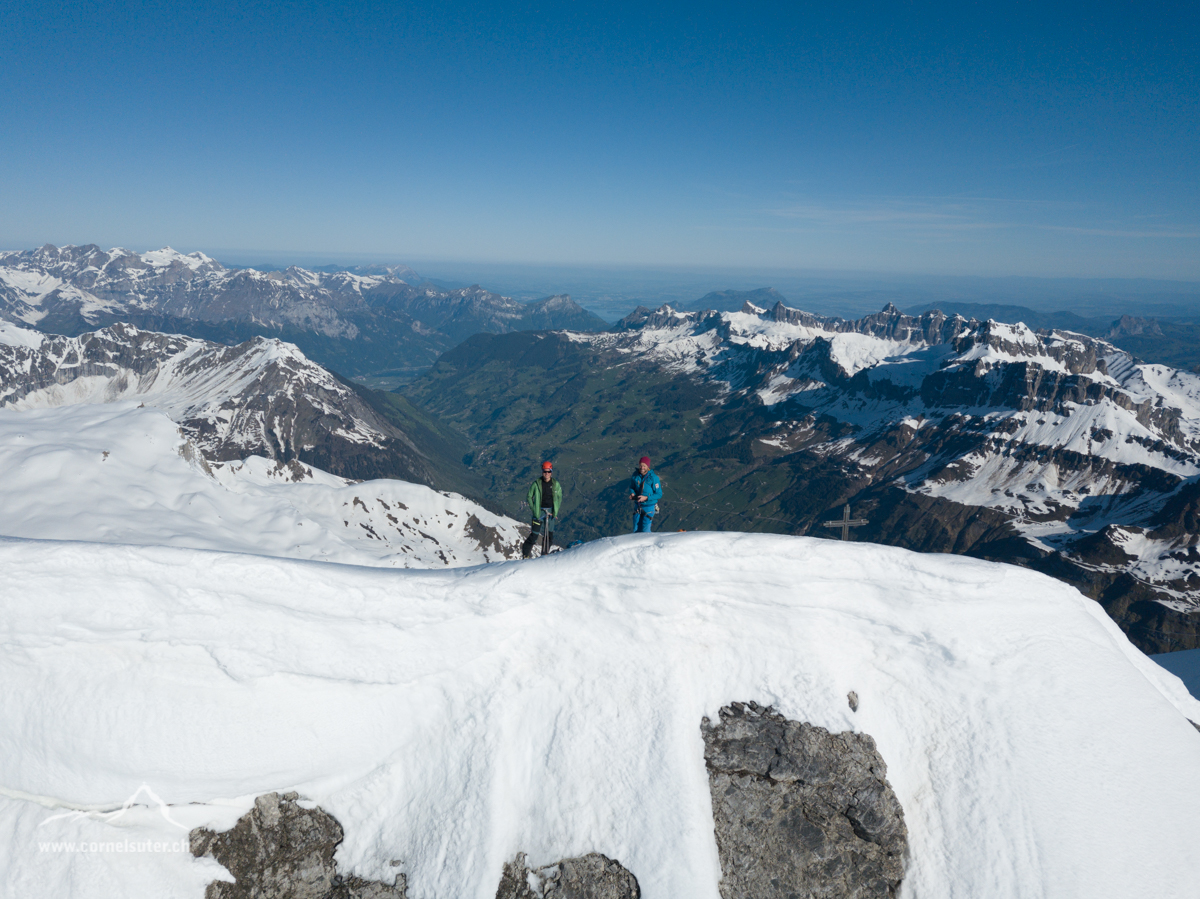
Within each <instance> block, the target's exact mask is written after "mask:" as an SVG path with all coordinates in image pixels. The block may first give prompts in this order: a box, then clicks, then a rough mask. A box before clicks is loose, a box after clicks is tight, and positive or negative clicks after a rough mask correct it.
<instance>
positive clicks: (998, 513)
mask: <svg viewBox="0 0 1200 899" xmlns="http://www.w3.org/2000/svg"><path fill="white" fill-rule="evenodd" d="M570 339H571V340H573V341H576V342H579V343H584V344H587V345H589V346H592V347H595V348H600V349H604V350H606V351H611V352H612V353H614V354H615V355H616V357H618V358H625V359H629V360H630V361H632V362H634V363H635V364H638V365H642V366H653V367H655V368H657V369H658V370H660V371H666V372H670V373H673V374H675V375H686V376H691V377H693V378H697V379H700V380H702V381H704V382H707V383H710V384H715V385H718V386H719V388H720V390H721V392H722V395H723V400H722V402H723V404H724V406H725V407H726V408H728V409H737V410H739V411H738V413H737V415H731V416H730V425H729V428H730V433H729V435H728V439H730V440H732V441H744V442H748V443H749V444H750V446H749V450H748V451H749V452H750V453H751V454H752V455H753V457H754V458H755V459H757V460H759V461H760V462H761V463H762V464H770V463H771V462H773V461H779V460H783V459H786V458H787V457H791V456H793V455H794V454H797V453H803V454H805V455H806V456H807V457H808V458H821V459H824V460H825V461H826V462H827V463H831V464H832V465H834V466H836V468H837V469H838V474H839V476H840V477H842V478H844V479H845V481H846V482H847V483H848V484H850V485H851V488H852V489H851V492H852V493H853V494H859V495H862V494H866V493H867V492H868V491H869V490H871V489H872V488H875V489H876V491H877V493H876V498H873V499H870V500H869V499H868V498H867V496H862V497H861V498H860V500H859V501H860V502H861V503H862V504H863V505H862V507H861V510H862V511H863V512H864V513H865V514H867V516H868V517H872V516H873V515H875V516H878V517H879V518H883V519H885V521H886V517H887V515H888V510H887V509H886V508H885V505H886V504H884V503H883V502H882V501H880V500H879V499H878V498H877V497H878V490H879V489H880V488H892V489H896V490H899V491H902V492H904V493H905V494H908V495H910V496H912V497H914V501H915V502H916V503H918V504H921V503H923V504H924V505H923V506H922V508H923V509H924V510H925V514H927V515H930V516H932V517H934V518H938V517H939V516H940V517H941V518H942V519H943V521H944V522H946V521H948V520H949V519H950V518H952V517H953V515H954V514H957V513H953V512H952V510H954V509H957V510H975V511H974V512H973V513H972V515H973V517H972V519H971V523H967V522H966V521H965V520H964V521H960V522H957V523H956V524H946V527H947V528H948V529H949V532H950V533H951V535H952V539H951V542H950V544H949V545H947V546H946V547H945V548H946V549H955V550H956V551H963V550H964V549H968V548H969V547H970V544H971V540H972V539H978V538H979V537H980V535H981V532H982V531H983V530H992V531H997V529H999V530H1001V531H1004V532H1006V533H1009V534H1011V535H1013V536H1019V538H1020V539H1019V542H1020V543H1022V544H1023V545H1024V546H1025V550H1023V551H1020V552H1014V550H1013V549H1012V548H1011V547H1010V548H1009V549H1008V550H1007V552H1009V553H1010V554H1012V555H1015V556H1019V555H1020V554H1021V553H1022V552H1023V553H1024V554H1025V555H1026V556H1028V557H1029V559H1031V560H1035V561H1038V562H1040V564H1041V566H1042V567H1043V568H1045V569H1046V570H1049V569H1050V568H1052V567H1054V566H1059V567H1060V568H1062V569H1071V570H1072V573H1071V579H1073V581H1074V582H1076V583H1080V584H1082V585H1085V589H1086V586H1087V585H1088V584H1089V583H1090V585H1091V586H1092V587H1094V591H1093V595H1097V594H1100V593H1103V592H1104V591H1106V590H1112V588H1113V586H1114V584H1117V582H1118V581H1119V582H1120V583H1119V584H1117V587H1118V589H1124V591H1125V593H1126V594H1127V595H1128V596H1129V597H1130V602H1131V603H1132V602H1136V601H1137V600H1138V599H1145V598H1150V599H1153V600H1155V601H1156V602H1158V603H1162V604H1165V605H1167V606H1169V607H1171V608H1173V609H1175V610H1177V611H1179V612H1187V613H1191V612H1195V611H1197V610H1198V609H1200V549H1198V548H1197V542H1198V540H1200V527H1197V522H1198V519H1200V376H1197V375H1195V374H1191V373H1188V372H1182V371H1176V370H1174V369H1170V368H1168V367H1166V366H1162V365H1147V364H1140V363H1138V362H1137V361H1136V360H1135V359H1134V358H1133V357H1131V356H1130V355H1129V354H1128V353H1126V352H1124V351H1122V350H1120V349H1118V348H1116V347H1114V346H1112V345H1111V344H1109V343H1107V342H1105V341H1103V340H1100V339H1097V338H1092V337H1086V336H1084V335H1080V334H1075V333H1071V332H1066V331H1040V332H1035V331H1032V330H1031V329H1029V328H1027V327H1025V326H1024V325H1021V324H1005V323H1001V322H996V321H985V322H981V321H975V320H969V319H964V318H962V317H960V316H946V315H943V314H941V313H938V312H929V313H926V314H924V315H921V316H909V315H904V314H902V313H901V312H900V311H899V310H897V309H896V308H895V307H892V306H889V307H888V308H886V309H884V311H883V312H881V313H878V314H875V315H871V316H867V317H866V318H863V319H860V320H858V321H845V320H842V319H830V318H822V317H819V316H815V315H811V314H808V313H805V312H802V311H799V310H795V309H791V308H788V307H786V306H784V305H783V304H777V305H775V307H774V308H772V309H770V310H765V309H761V308H757V307H754V306H752V305H747V306H746V307H745V308H743V310H742V311H741V312H735V313H719V312H714V311H708V312H690V313H689V312H679V311H676V310H673V309H671V308H670V307H663V308H661V309H659V310H658V311H656V312H651V311H649V310H646V309H640V310H639V311H637V312H635V313H634V314H632V315H631V316H629V317H628V318H627V319H625V320H623V321H622V322H621V323H620V325H619V328H618V329H617V330H615V331H614V332H612V333H605V334H577V335H572V336H571V338H570ZM928 501H936V504H937V505H939V506H940V511H938V510H937V509H935V508H934V506H933V505H931V504H930V502H928ZM826 517H828V516H826ZM885 521H880V522H878V523H879V524H881V525H883V526H885V527H887V526H890V527H892V528H894V529H895V530H896V532H895V533H894V534H893V537H896V535H897V534H900V533H903V530H904V528H902V527H897V525H898V524H899V521H898V520H896V521H886V523H885ZM972 526H973V527H974V528H975V530H976V533H975V534H974V535H973V536H972V534H970V533H969V531H970V528H971V527H972ZM997 539H998V535H997V534H993V540H997ZM888 542H893V541H892V540H889V541H888ZM895 542H900V541H899V539H896V540H895ZM956 542H957V546H956V545H955V543H956ZM922 548H930V547H922ZM1059 573H1061V572H1059ZM1194 617H1200V616H1194Z"/></svg>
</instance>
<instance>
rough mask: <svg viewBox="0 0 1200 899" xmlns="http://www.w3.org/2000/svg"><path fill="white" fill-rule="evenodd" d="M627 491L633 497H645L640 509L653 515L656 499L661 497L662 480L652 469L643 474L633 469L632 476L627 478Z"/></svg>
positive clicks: (656, 503)
mask: <svg viewBox="0 0 1200 899" xmlns="http://www.w3.org/2000/svg"><path fill="white" fill-rule="evenodd" d="M629 492H630V493H632V494H633V495H634V497H638V496H644V497H646V501H645V502H644V503H641V504H640V506H641V510H642V511H643V512H647V513H649V514H651V515H653V514H654V509H655V507H656V506H657V505H658V501H659V500H660V499H662V481H660V480H659V479H658V475H656V474H655V473H654V471H653V469H651V470H650V471H648V472H646V473H645V474H642V473H641V472H640V471H635V472H634V473H633V477H632V478H630V479H629Z"/></svg>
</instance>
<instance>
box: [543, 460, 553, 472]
mask: <svg viewBox="0 0 1200 899" xmlns="http://www.w3.org/2000/svg"><path fill="white" fill-rule="evenodd" d="M542 471H554V463H553V462H543V463H542Z"/></svg>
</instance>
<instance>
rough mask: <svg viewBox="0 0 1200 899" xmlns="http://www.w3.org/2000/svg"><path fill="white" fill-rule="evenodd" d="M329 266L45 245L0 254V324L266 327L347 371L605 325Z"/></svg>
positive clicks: (399, 275)
mask: <svg viewBox="0 0 1200 899" xmlns="http://www.w3.org/2000/svg"><path fill="white" fill-rule="evenodd" d="M329 268H330V267H329V266H325V267H323V270H319V271H312V270H309V269H304V268H299V267H297V266H292V267H290V268H287V269H286V270H284V271H269V272H260V271H257V270H254V269H228V268H226V267H224V266H223V265H221V264H220V263H219V262H217V261H216V260H214V259H212V258H210V257H208V256H206V255H205V254H203V253H199V252H195V253H188V254H184V253H180V252H177V251H176V250H173V249H171V248H170V247H164V248H163V249H161V250H155V251H151V252H147V253H135V252H132V251H130V250H126V249H124V248H120V247H116V248H113V249H110V250H102V249H101V248H100V247H98V246H95V245H94V244H89V245H87V246H81V247H77V246H66V247H55V246H51V245H49V244H47V245H46V246H43V247H41V248H39V249H36V250H26V251H22V252H10V253H0V319H2V320H7V321H10V322H16V323H20V324H23V325H26V326H32V327H36V328H38V329H40V330H43V331H48V332H52V333H61V334H67V335H77V334H80V333H83V332H84V331H89V330H92V329H94V328H96V327H98V326H103V325H107V324H112V323H114V322H129V323H133V324H137V325H139V326H142V327H146V328H150V329H155V330H168V331H176V332H182V333H189V334H193V335H194V336H201V337H223V338H224V337H229V338H231V339H233V340H243V339H246V338H247V337H250V336H253V335H254V334H266V335H268V336H269V335H270V334H271V333H275V334H278V335H280V336H284V337H286V338H288V339H297V338H299V339H307V340H308V342H309V344H310V346H309V347H308V348H309V350H310V351H313V350H315V351H316V354H317V356H318V358H319V361H321V362H323V363H326V364H328V363H330V362H332V361H333V359H334V358H336V359H337V360H338V361H339V362H340V363H342V364H341V366H340V367H342V368H344V369H346V373H347V374H356V373H358V371H359V369H354V370H350V369H351V368H352V367H354V366H360V367H365V368H364V369H363V370H367V369H370V368H372V367H378V368H387V367H389V366H390V367H391V368H406V367H420V366H421V365H426V364H428V363H429V362H431V361H432V360H433V358H434V357H436V355H437V353H438V352H440V351H442V350H444V349H448V348H449V347H451V346H453V345H454V344H456V343H458V342H459V341H460V340H462V339H463V338H464V337H466V336H469V335H470V334H473V333H476V332H478V331H492V332H503V331H510V330H528V329H536V328H596V327H605V323H604V322H603V321H602V320H601V319H599V318H597V317H596V316H594V315H592V314H591V313H588V312H586V311H585V310H583V309H582V308H580V307H579V306H578V305H577V304H576V303H574V302H573V301H572V300H571V298H570V297H568V296H565V295H562V296H552V297H546V298H545V299H542V300H538V301H536V302H534V303H529V304H524V303H520V302H518V301H516V300H514V299H512V298H511V297H505V296H501V295H499V294H496V293H493V292H491V291H488V290H484V289H483V288H481V287H479V286H477V285H475V286H471V287H465V288H458V289H454V290H447V289H443V288H440V287H437V286H436V285H434V284H431V283H428V282H421V281H420V279H419V276H417V273H416V272H414V271H413V270H412V269H411V268H409V267H408V266H395V267H370V268H366V269H357V270H355V271H349V270H343V271H328V270H327V269H329ZM218 325H224V326H225V330H221V329H219V328H217V326H218ZM230 329H232V330H230ZM226 332H228V333H226ZM331 341H333V343H332V344H331V343H330V342H331ZM347 343H348V344H350V345H352V346H353V347H355V348H356V349H357V350H358V352H356V353H347V352H346V351H345V344H347ZM376 343H386V344H387V346H385V347H380V346H374V345H373V344H376ZM322 353H325V354H329V356H330V357H331V358H323V357H321V354H322Z"/></svg>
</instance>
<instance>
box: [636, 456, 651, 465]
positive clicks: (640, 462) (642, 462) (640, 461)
mask: <svg viewBox="0 0 1200 899" xmlns="http://www.w3.org/2000/svg"><path fill="white" fill-rule="evenodd" d="M649 464H650V457H649V456H642V458H640V459H638V465H649Z"/></svg>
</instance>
